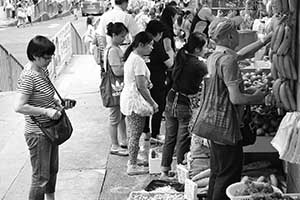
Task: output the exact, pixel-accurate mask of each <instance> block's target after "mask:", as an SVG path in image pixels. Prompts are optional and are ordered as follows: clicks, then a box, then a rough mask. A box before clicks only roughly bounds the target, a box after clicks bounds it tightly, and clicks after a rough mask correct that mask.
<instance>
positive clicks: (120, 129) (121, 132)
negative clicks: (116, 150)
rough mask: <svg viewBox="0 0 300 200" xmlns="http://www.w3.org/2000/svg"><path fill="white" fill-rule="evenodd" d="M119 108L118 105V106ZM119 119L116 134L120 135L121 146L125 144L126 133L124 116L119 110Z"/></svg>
mask: <svg viewBox="0 0 300 200" xmlns="http://www.w3.org/2000/svg"><path fill="white" fill-rule="evenodd" d="M119 108H120V107H119ZM120 115H121V120H120V122H119V125H118V134H119V135H120V140H121V141H120V145H121V147H126V146H127V134H126V124H125V116H122V114H121V111H120Z"/></svg>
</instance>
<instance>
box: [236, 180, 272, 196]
mask: <svg viewBox="0 0 300 200" xmlns="http://www.w3.org/2000/svg"><path fill="white" fill-rule="evenodd" d="M244 184H245V185H246V187H244V188H241V189H239V190H236V191H235V193H234V196H249V195H253V194H258V193H260V194H272V193H274V190H273V188H272V186H271V184H269V183H257V182H252V181H245V182H244Z"/></svg>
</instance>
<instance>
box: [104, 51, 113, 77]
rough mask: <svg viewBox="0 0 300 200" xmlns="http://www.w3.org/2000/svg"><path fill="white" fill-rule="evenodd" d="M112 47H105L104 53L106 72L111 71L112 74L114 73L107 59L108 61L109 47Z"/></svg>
mask: <svg viewBox="0 0 300 200" xmlns="http://www.w3.org/2000/svg"><path fill="white" fill-rule="evenodd" d="M111 48H112V47H111V46H110V47H108V49H107V53H106V58H105V59H106V66H105V67H106V71H107V72H109V73H112V74H113V75H114V73H113V71H112V69H111V66H110V64H109V61H108V55H109V50H110V49H111Z"/></svg>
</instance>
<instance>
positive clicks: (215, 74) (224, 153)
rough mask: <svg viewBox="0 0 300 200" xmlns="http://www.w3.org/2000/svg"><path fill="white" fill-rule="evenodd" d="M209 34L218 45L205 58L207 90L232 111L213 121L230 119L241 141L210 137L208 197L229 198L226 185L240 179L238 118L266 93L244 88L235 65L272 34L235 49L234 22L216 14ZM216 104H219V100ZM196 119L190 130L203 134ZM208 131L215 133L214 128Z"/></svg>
mask: <svg viewBox="0 0 300 200" xmlns="http://www.w3.org/2000/svg"><path fill="white" fill-rule="evenodd" d="M209 36H210V37H211V38H212V39H213V40H215V42H216V44H217V47H216V50H215V52H214V53H213V54H212V55H211V56H210V57H209V58H208V60H207V68H208V74H209V81H208V82H207V83H208V87H211V88H212V87H213V89H212V90H210V92H211V94H213V93H215V94H216V95H215V97H216V99H215V100H214V102H222V104H225V103H226V102H227V104H226V105H227V106H228V107H226V106H223V107H222V108H219V109H226V112H232V113H233V114H232V115H230V119H228V118H226V119H225V118H224V117H223V118H222V117H220V119H218V120H219V121H218V122H216V123H222V122H223V121H224V120H225V121H226V122H224V123H227V122H231V123H232V126H233V127H234V128H233V129H230V130H233V132H232V135H233V137H234V138H239V139H237V141H240V142H237V143H235V144H232V145H229V144H224V143H222V142H220V141H222V139H220V140H218V141H217V140H211V141H210V155H211V156H210V168H211V173H210V179H209V190H208V200H227V199H229V198H228V197H227V196H226V193H225V191H226V188H227V187H228V186H229V185H231V184H232V183H235V182H239V181H240V179H241V173H242V166H243V146H242V134H241V131H239V130H240V127H241V125H242V122H241V118H242V116H243V112H244V105H251V104H263V102H264V99H265V96H266V95H267V93H266V92H264V91H263V90H262V89H258V88H252V90H251V91H249V90H247V91H245V89H244V85H243V81H242V79H241V71H240V69H239V66H238V60H242V59H245V58H247V57H248V56H249V55H253V52H255V51H257V50H258V49H260V48H261V47H263V46H264V45H266V44H267V43H268V42H269V41H270V39H271V34H269V35H268V36H266V37H264V38H263V39H262V40H260V41H257V42H254V43H252V44H250V45H248V46H246V47H244V48H243V49H241V50H240V51H239V52H235V51H234V49H235V48H236V47H237V46H238V45H239V40H237V39H236V38H238V32H237V30H236V26H235V24H234V22H232V21H231V20H229V19H224V18H219V19H216V20H214V21H213V22H212V23H211V25H210V27H209ZM215 80H217V81H218V83H219V84H217V85H216V86H209V84H210V83H214V82H213V81H215ZM205 91H206V90H205ZM224 91H225V92H224ZM226 91H227V92H226ZM221 94H222V95H221ZM210 97H211V95H207V94H205V95H204V98H203V99H202V103H203V102H208V101H210V102H211V99H206V98H210ZM218 98H222V99H218ZM228 102H229V103H228ZM203 105H207V104H203ZM203 105H200V107H201V109H200V111H199V112H200V113H199V114H198V116H200V115H202V112H201V111H202V110H205V109H206V108H204V106H203ZM218 105H219V106H220V107H221V104H218ZM207 106H209V105H207ZM230 109H232V110H230ZM218 112H221V110H218ZM214 114H215V115H217V114H218V116H219V113H213V115H214ZM224 115H225V114H224ZM225 116H226V115H225ZM199 120H201V119H199V118H197V120H196V122H195V125H194V128H193V130H192V133H193V134H196V135H199V136H203V135H201V132H203V127H202V126H201V125H200V124H201V121H199ZM220 120H221V121H220ZM210 121H211V119H208V121H207V122H206V123H209V122H210ZM216 123H212V124H211V126H216V125H215V124H216ZM213 124H214V125H213ZM222 126H224V124H222ZM209 134H210V135H214V134H215V132H211V133H209ZM209 137H210V136H209ZM220 137H223V136H214V138H220Z"/></svg>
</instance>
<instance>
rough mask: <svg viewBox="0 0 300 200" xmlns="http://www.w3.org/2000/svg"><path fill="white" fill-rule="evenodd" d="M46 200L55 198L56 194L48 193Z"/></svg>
mask: <svg viewBox="0 0 300 200" xmlns="http://www.w3.org/2000/svg"><path fill="white" fill-rule="evenodd" d="M45 196H46V200H55V194H54V193H46V194H45Z"/></svg>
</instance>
